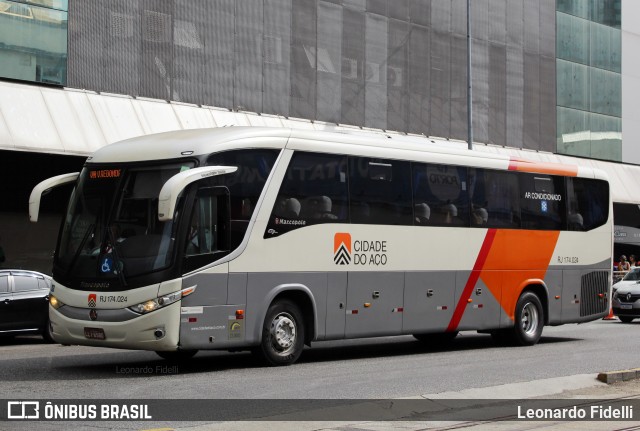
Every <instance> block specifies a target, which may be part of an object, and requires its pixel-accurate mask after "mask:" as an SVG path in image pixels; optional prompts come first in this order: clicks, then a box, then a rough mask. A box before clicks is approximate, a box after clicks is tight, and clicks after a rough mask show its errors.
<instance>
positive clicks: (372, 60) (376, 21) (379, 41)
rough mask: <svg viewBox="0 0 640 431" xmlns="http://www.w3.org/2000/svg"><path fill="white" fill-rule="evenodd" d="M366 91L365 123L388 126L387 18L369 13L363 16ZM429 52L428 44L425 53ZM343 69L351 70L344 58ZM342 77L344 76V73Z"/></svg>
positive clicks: (418, 54) (373, 126)
mask: <svg viewBox="0 0 640 431" xmlns="http://www.w3.org/2000/svg"><path fill="white" fill-rule="evenodd" d="M365 20H366V21H365V28H366V31H365V59H366V65H365V78H366V81H365V92H364V125H365V126H367V127H372V128H375V127H377V128H381V129H386V128H387V45H388V37H387V34H388V33H389V28H388V21H389V20H388V18H386V17H384V16H381V15H377V14H373V13H369V14H366V16H365ZM421 55H428V45H427V47H425V50H424V53H423V52H419V53H417V56H418V57H419V56H421ZM345 67H346V70H344V71H346V72H351V71H352V65H351V64H350V63H349V60H347V63H346V64H345ZM343 79H344V76H343Z"/></svg>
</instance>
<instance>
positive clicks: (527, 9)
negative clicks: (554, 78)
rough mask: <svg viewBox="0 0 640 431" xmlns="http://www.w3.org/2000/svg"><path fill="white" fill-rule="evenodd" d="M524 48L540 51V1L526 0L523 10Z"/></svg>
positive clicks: (529, 50) (530, 50)
mask: <svg viewBox="0 0 640 431" xmlns="http://www.w3.org/2000/svg"><path fill="white" fill-rule="evenodd" d="M523 14H524V16H523V18H524V50H525V51H527V52H535V53H538V52H540V2H537V1H529V0H526V1H525V2H524V10H523Z"/></svg>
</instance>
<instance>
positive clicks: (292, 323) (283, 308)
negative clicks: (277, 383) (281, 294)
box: [256, 300, 304, 365]
mask: <svg viewBox="0 0 640 431" xmlns="http://www.w3.org/2000/svg"><path fill="white" fill-rule="evenodd" d="M303 348H304V322H303V318H302V312H301V311H300V308H299V307H298V306H297V305H296V304H294V303H293V302H291V301H289V300H280V301H276V302H274V303H273V304H271V306H270V307H269V310H267V315H266V317H265V319H264V324H263V325H262V342H261V343H260V346H259V347H258V348H257V349H256V351H257V353H258V354H259V355H260V356H261V357H262V359H264V361H265V362H266V363H267V364H269V365H291V364H293V363H294V362H295V361H297V360H298V358H299V357H300V354H301V353H302V349H303Z"/></svg>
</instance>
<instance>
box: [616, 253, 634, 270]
mask: <svg viewBox="0 0 640 431" xmlns="http://www.w3.org/2000/svg"><path fill="white" fill-rule="evenodd" d="M630 269H631V265H629V261H628V260H627V256H625V255H624V254H623V255H622V256H620V263H619V264H618V271H624V272H628V271H629V270H630Z"/></svg>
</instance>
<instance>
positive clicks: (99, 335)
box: [84, 328, 107, 340]
mask: <svg viewBox="0 0 640 431" xmlns="http://www.w3.org/2000/svg"><path fill="white" fill-rule="evenodd" d="M84 337H85V338H89V339H91V340H104V339H106V338H107V337H106V336H105V335H104V329H102V328H84Z"/></svg>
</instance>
